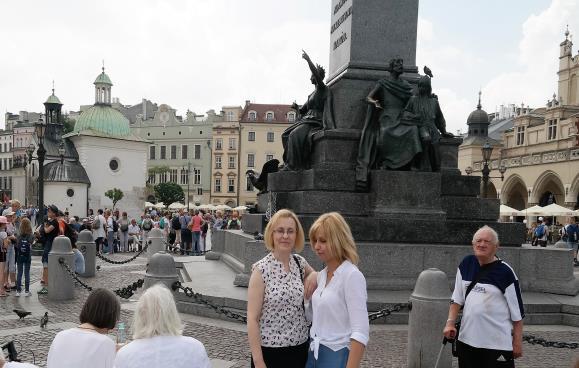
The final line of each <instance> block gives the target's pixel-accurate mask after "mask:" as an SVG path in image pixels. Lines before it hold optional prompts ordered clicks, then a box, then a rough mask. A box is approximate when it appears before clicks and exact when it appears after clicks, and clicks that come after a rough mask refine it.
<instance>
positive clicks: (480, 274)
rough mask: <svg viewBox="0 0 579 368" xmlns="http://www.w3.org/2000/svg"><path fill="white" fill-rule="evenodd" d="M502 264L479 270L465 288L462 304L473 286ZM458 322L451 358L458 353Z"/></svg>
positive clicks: (459, 319) (493, 263) (498, 262)
mask: <svg viewBox="0 0 579 368" xmlns="http://www.w3.org/2000/svg"><path fill="white" fill-rule="evenodd" d="M500 263H502V261H501V260H500V259H498V260H496V261H494V262H492V263H490V264H489V265H488V266H486V267H485V268H483V269H480V270H479V271H478V272H477V274H476V276H475V277H474V279H473V280H472V282H471V283H470V284H469V285H468V287H467V288H466V293H465V294H464V304H466V298H467V297H468V294H470V292H471V291H472V289H473V288H474V286H475V285H476V284H477V283H478V282H479V281H480V280H481V279H482V278H483V277H484V276H486V275H487V274H488V273H489V272H490V270H491V269H493V268H494V267H495V266H496V265H497V264H500ZM464 304H463V305H462V306H461V307H460V310H463V309H464ZM460 322H461V318H460V317H459V318H457V319H456V322H455V323H454V328H456V335H455V336H454V339H453V340H452V356H453V357H458V351H457V341H458V335H459V333H460Z"/></svg>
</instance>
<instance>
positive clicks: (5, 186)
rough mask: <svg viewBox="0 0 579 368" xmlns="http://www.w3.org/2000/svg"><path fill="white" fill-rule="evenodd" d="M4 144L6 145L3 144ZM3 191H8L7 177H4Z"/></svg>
mask: <svg viewBox="0 0 579 368" xmlns="http://www.w3.org/2000/svg"><path fill="white" fill-rule="evenodd" d="M4 144H6V143H4ZM4 189H8V177H6V176H5V177H4Z"/></svg>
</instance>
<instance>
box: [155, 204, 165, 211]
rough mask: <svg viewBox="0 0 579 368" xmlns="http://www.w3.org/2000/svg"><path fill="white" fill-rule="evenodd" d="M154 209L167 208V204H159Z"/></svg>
mask: <svg viewBox="0 0 579 368" xmlns="http://www.w3.org/2000/svg"><path fill="white" fill-rule="evenodd" d="M153 207H155V208H156V209H158V210H159V209H163V208H165V203H163V202H159V203H157V204H155V205H153Z"/></svg>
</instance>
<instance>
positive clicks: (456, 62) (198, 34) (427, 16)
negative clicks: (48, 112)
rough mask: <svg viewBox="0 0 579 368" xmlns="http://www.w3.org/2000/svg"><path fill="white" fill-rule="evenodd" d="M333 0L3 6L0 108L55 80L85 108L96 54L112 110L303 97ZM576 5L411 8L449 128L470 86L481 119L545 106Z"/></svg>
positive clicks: (429, 0)
mask: <svg viewBox="0 0 579 368" xmlns="http://www.w3.org/2000/svg"><path fill="white" fill-rule="evenodd" d="M330 3H331V1H330V0H292V1H290V2H287V1H281V0H243V1H242V0H188V1H185V0H164V1H155V0H138V1H133V0H123V1H116V0H115V1H113V0H103V1H99V2H86V1H76V0H51V1H45V0H34V1H2V2H1V3H0V14H2V21H1V22H0V35H2V38H1V39H2V43H1V45H2V51H3V52H2V57H1V60H2V61H1V64H0V65H1V67H0V109H1V111H2V112H5V111H9V112H12V113H18V111H20V110H28V111H42V110H43V106H42V103H43V102H44V101H45V100H46V98H47V97H48V95H49V94H50V92H51V91H50V90H51V88H52V87H51V85H52V80H55V83H56V95H57V96H58V97H59V98H60V99H61V101H62V102H63V103H64V109H65V110H67V111H68V110H78V109H79V106H80V105H86V104H92V103H93V102H94V89H93V88H94V87H93V85H92V83H93V81H94V79H95V78H96V76H97V75H98V74H99V73H100V68H101V64H102V60H103V59H104V61H105V67H106V72H107V74H108V75H109V76H110V78H111V80H112V81H113V83H114V87H113V96H114V97H118V98H120V100H121V102H122V103H123V104H128V105H133V104H137V103H139V102H140V101H141V99H142V98H147V99H150V100H152V101H153V102H156V103H159V104H160V103H166V104H168V105H170V106H171V107H173V108H175V109H177V113H178V114H180V115H185V112H186V110H187V109H190V110H192V111H194V112H196V113H198V114H204V113H205V112H206V111H207V110H209V109H215V110H217V111H219V109H220V108H221V106H224V105H243V104H244V102H245V100H248V99H249V100H252V101H254V102H258V103H287V104H290V103H291V102H292V101H294V100H296V101H298V102H303V101H304V100H305V98H306V97H307V95H308V93H309V92H310V89H311V84H310V82H309V71H308V69H307V65H306V64H305V62H304V61H303V60H302V59H301V49H302V48H303V49H305V50H306V51H308V53H309V54H310V56H311V58H312V59H313V60H314V62H317V63H320V64H322V65H324V66H326V69H327V65H328V62H329V60H328V53H329V29H330ZM467 3H468V5H466V4H467ZM578 3H579V2H577V1H576V0H509V1H504V0H486V1H468V2H465V1H461V0H421V1H420V8H419V29H418V45H417V65H418V66H419V67H420V70H422V65H425V64H426V65H428V66H429V67H430V68H431V69H432V70H433V72H434V75H435V78H434V80H433V89H434V92H435V93H437V94H438V96H439V100H440V102H441V105H442V108H443V112H444V114H445V116H446V119H447V122H448V123H447V124H448V126H449V130H450V131H452V132H455V131H456V130H457V129H462V130H464V128H465V122H466V118H467V116H468V114H469V113H470V111H472V110H473V109H474V108H475V106H476V103H477V93H478V90H479V88H481V89H482V92H483V107H484V109H485V110H486V111H487V112H493V111H494V110H495V107H496V106H498V105H500V104H501V103H505V104H506V103H516V104H521V103H525V104H530V105H532V106H537V107H538V106H543V105H544V104H545V102H546V101H547V99H548V98H550V97H551V95H552V94H553V92H555V91H556V88H557V86H556V80H557V79H556V78H557V75H556V72H557V63H558V55H559V51H558V50H559V43H560V42H561V41H562V40H563V39H564V35H563V32H564V30H565V25H566V24H569V28H570V31H571V32H572V33H576V32H578V31H579V21H578V19H579V5H578ZM385 11H388V10H387V9H385ZM576 50H577V48H576V47H575V48H574V51H573V52H574V54H575V53H576V52H577V51H576ZM1 120H3V119H1ZM3 124H4V121H2V122H1V124H0V125H3Z"/></svg>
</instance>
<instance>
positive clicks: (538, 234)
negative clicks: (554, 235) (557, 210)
mask: <svg viewBox="0 0 579 368" xmlns="http://www.w3.org/2000/svg"><path fill="white" fill-rule="evenodd" d="M543 235H545V225H543V224H541V225H539V226H537V227H536V228H535V237H537V238H542V237H543Z"/></svg>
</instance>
